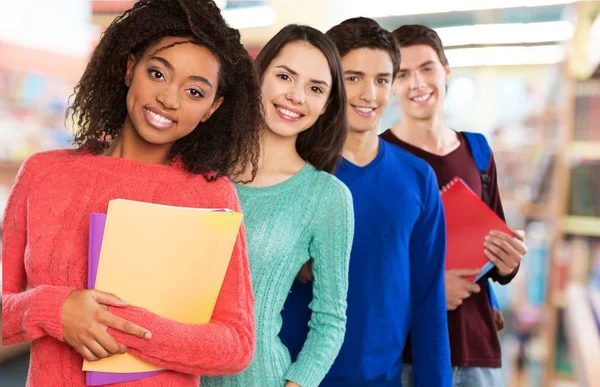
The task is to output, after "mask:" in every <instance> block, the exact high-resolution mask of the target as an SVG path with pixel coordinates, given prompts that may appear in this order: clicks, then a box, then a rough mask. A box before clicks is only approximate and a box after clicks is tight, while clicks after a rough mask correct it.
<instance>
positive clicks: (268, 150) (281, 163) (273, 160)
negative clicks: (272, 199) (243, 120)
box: [239, 126, 306, 187]
mask: <svg viewBox="0 0 600 387" xmlns="http://www.w3.org/2000/svg"><path fill="white" fill-rule="evenodd" d="M297 138H298V136H291V137H282V136H279V135H277V134H275V133H273V131H271V130H270V129H269V128H268V127H266V126H265V127H264V128H263V129H262V130H261V139H260V156H259V161H258V170H257V172H256V176H255V177H254V179H253V180H252V181H249V180H251V177H252V176H251V173H252V171H250V170H247V171H246V172H245V173H244V179H240V181H239V184H242V185H247V186H250V187H267V186H271V185H274V184H277V183H280V182H282V181H284V180H287V179H288V178H290V177H291V176H293V175H294V174H296V173H297V172H299V171H300V170H301V169H302V168H304V166H305V165H306V161H305V160H303V159H302V157H300V155H299V154H298V151H297V150H296V140H297Z"/></svg>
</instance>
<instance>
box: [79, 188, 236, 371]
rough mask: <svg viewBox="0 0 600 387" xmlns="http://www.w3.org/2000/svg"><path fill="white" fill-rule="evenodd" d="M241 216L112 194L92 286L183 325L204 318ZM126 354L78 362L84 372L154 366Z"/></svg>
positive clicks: (216, 292)
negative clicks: (145, 201) (94, 281)
mask: <svg viewBox="0 0 600 387" xmlns="http://www.w3.org/2000/svg"><path fill="white" fill-rule="evenodd" d="M241 223H242V214H241V213H238V212H232V211H219V212H217V211H215V210H211V209H197V208H183V207H171V206H165V205H156V204H150V203H143V202H136V201H131V200H124V199H116V200H111V201H110V203H109V205H108V212H107V219H106V225H105V230H104V237H103V241H102V248H101V252H100V263H99V265H98V273H97V277H96V289H98V290H101V291H105V292H110V293H113V294H115V295H117V296H118V297H120V298H121V299H124V300H127V301H128V302H129V303H130V304H131V305H134V306H139V307H143V308H146V309H148V310H149V311H151V312H153V313H156V314H159V315H161V316H163V317H166V318H169V319H172V320H175V321H178V322H182V323H188V324H202V323H207V322H209V321H210V318H211V315H212V312H213V309H214V306H215V303H216V301H217V297H218V295H219V291H220V289H221V285H222V283H223V279H224V277H225V272H226V271H227V267H228V266H229V261H230V258H231V254H232V252H233V247H234V244H235V242H236V239H237V236H238V232H239V229H240V225H241ZM159 369H161V368H160V367H157V366H155V365H153V364H150V363H147V362H145V361H143V360H140V359H138V358H136V357H135V356H133V355H131V354H129V353H125V354H123V355H115V356H112V357H109V358H106V359H102V360H100V361H95V362H88V361H86V360H84V364H83V370H84V371H100V372H116V373H130V372H145V371H154V370H159Z"/></svg>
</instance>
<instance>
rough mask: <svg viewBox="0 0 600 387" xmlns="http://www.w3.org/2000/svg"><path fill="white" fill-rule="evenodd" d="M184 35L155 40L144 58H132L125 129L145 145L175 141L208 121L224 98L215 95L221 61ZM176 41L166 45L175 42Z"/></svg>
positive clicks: (171, 143) (129, 68)
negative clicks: (137, 59) (134, 134)
mask: <svg viewBox="0 0 600 387" xmlns="http://www.w3.org/2000/svg"><path fill="white" fill-rule="evenodd" d="M187 40H188V39H186V38H181V37H167V38H164V39H162V40H160V41H159V42H158V43H156V44H153V45H152V46H150V47H149V48H148V49H147V50H146V52H145V53H144V55H143V56H142V58H141V59H140V60H139V61H137V62H136V61H135V59H134V58H133V56H132V57H130V58H129V60H128V62H127V75H126V79H125V83H126V85H127V86H128V87H129V90H128V92H127V100H126V101H127V118H126V121H125V124H124V128H123V130H124V131H129V132H132V133H136V134H137V138H138V139H139V140H140V141H143V142H144V145H146V146H147V145H151V146H152V145H155V146H159V147H170V146H172V145H173V144H174V143H175V142H176V141H177V140H179V139H180V138H183V137H185V136H187V135H188V134H190V133H191V132H192V131H193V130H194V129H196V127H197V126H198V124H199V123H200V122H205V121H206V120H208V119H209V118H210V116H211V115H212V114H213V113H214V112H215V111H216V110H217V108H218V107H219V106H220V104H221V102H222V101H223V99H222V98H219V99H217V100H215V96H216V93H217V88H218V87H219V85H218V79H219V68H220V65H219V61H218V59H217V57H216V56H215V55H214V54H213V53H212V52H211V51H210V50H208V49H207V48H206V47H203V46H198V45H196V44H193V43H190V42H187ZM177 42H185V43H181V44H176V45H174V46H172V47H168V48H165V47H167V46H169V45H171V44H173V43H177Z"/></svg>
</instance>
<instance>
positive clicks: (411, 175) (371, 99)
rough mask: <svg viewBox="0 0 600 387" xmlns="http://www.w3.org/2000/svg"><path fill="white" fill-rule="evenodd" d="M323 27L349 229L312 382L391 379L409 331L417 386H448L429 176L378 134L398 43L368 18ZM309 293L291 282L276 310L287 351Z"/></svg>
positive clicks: (438, 223) (299, 335) (301, 324)
mask: <svg viewBox="0 0 600 387" xmlns="http://www.w3.org/2000/svg"><path fill="white" fill-rule="evenodd" d="M327 35H328V36H329V37H331V38H332V40H333V41H334V43H335V44H336V46H337V48H338V50H339V52H340V56H341V57H342V65H343V68H344V78H345V85H346V92H347V97H348V105H347V108H348V113H347V114H348V122H349V132H348V139H347V141H346V144H345V146H344V150H343V158H342V160H341V163H340V165H339V167H338V169H337V172H336V176H337V177H338V178H339V179H341V180H342V181H343V182H344V183H345V184H346V185H347V186H348V187H349V189H350V191H351V192H352V196H353V201H354V209H355V237H354V243H353V246H352V254H351V257H350V277H349V291H348V310H347V314H348V322H347V327H346V336H345V341H344V344H343V346H342V349H341V351H340V353H339V356H338V357H337V359H336V361H335V363H334V365H333V366H332V368H331V370H330V372H329V373H328V375H327V377H326V378H325V380H324V381H323V383H322V384H321V386H323V387H367V386H369V387H371V386H377V387H388V386H389V387H392V386H394V387H399V386H400V383H401V374H402V351H403V349H404V345H405V342H406V338H407V334H408V332H409V330H410V331H411V332H412V339H413V358H414V359H415V361H414V374H415V379H416V380H417V385H418V386H424V387H425V386H426V387H431V386H435V387H447V386H450V385H451V378H452V375H451V368H450V351H449V341H448V330H447V320H446V300H445V292H444V262H445V261H444V256H445V247H446V245H445V238H446V234H445V225H444V214H443V208H442V204H441V199H440V195H439V192H438V186H437V182H436V178H435V175H434V173H433V171H432V169H431V167H429V165H427V163H426V162H424V161H423V160H421V159H419V158H418V157H415V156H413V155H411V154H410V153H409V152H406V151H404V150H402V149H400V148H399V147H396V146H394V145H392V144H389V143H387V142H385V141H383V140H381V139H380V138H379V137H378V135H377V126H378V122H379V119H380V118H381V115H382V113H383V112H384V110H385V108H386V106H387V103H388V101H389V98H390V96H391V92H392V89H391V86H392V82H393V80H394V77H395V75H396V73H397V72H398V69H399V63H400V53H399V50H398V48H397V45H396V42H395V40H394V38H393V36H392V34H391V33H390V32H388V31H385V30H384V29H382V28H381V27H380V26H379V24H377V23H376V22H375V21H373V20H371V19H366V18H355V19H350V20H347V21H345V22H343V23H341V24H339V25H337V26H335V27H333V28H332V29H331V30H329V31H328V32H327ZM303 270H304V269H303ZM303 273H304V274H306V272H304V271H303V272H301V276H302V275H303ZM308 273H310V271H308ZM311 293H312V283H310V282H308V283H307V284H302V283H300V281H296V283H295V284H294V286H293V287H292V291H291V294H290V295H289V297H288V299H287V302H286V305H285V308H284V310H283V313H282V315H283V328H282V331H281V334H280V338H281V339H282V341H283V342H284V344H286V345H287V346H288V349H289V350H290V354H291V356H292V358H295V356H296V355H297V354H298V353H299V352H300V349H301V348H300V346H301V345H302V343H303V342H304V341H305V338H306V334H307V332H308V325H307V324H308V321H309V319H310V313H311V312H310V309H309V302H310V300H311V299H312V294H311Z"/></svg>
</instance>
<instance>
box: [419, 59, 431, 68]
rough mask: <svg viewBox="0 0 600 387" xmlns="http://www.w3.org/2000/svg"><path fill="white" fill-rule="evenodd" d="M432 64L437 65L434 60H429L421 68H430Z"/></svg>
mask: <svg viewBox="0 0 600 387" xmlns="http://www.w3.org/2000/svg"><path fill="white" fill-rule="evenodd" d="M432 64H435V62H434V61H432V60H428V61H427V62H425V63H422V64H421V65H420V66H419V67H424V66H428V65H432Z"/></svg>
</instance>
